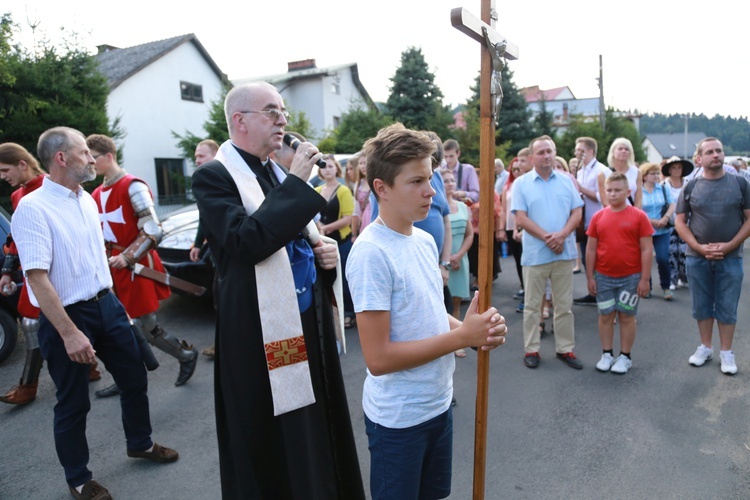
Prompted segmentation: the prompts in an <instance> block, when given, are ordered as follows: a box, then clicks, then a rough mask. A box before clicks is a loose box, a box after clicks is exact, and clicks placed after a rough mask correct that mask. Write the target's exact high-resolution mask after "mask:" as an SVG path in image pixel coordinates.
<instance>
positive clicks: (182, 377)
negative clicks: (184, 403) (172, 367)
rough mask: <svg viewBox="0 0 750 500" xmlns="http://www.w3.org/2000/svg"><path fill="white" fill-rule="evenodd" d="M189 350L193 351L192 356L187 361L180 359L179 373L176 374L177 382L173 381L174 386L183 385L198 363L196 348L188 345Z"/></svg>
mask: <svg viewBox="0 0 750 500" xmlns="http://www.w3.org/2000/svg"><path fill="white" fill-rule="evenodd" d="M189 350H191V351H192V352H193V357H192V359H190V360H189V361H180V373H179V375H177V382H175V383H174V385H175V387H180V386H181V385H185V382H187V381H188V380H190V377H192V376H193V373H194V372H195V365H197V364H198V349H196V348H195V347H193V346H190V347H189Z"/></svg>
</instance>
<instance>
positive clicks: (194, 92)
mask: <svg viewBox="0 0 750 500" xmlns="http://www.w3.org/2000/svg"><path fill="white" fill-rule="evenodd" d="M180 92H181V93H182V100H183V101H195V102H203V87H202V86H201V85H198V84H196V83H188V82H180Z"/></svg>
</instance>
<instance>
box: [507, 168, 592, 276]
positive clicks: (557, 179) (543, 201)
mask: <svg viewBox="0 0 750 500" xmlns="http://www.w3.org/2000/svg"><path fill="white" fill-rule="evenodd" d="M581 206H583V200H581V196H580V195H579V194H578V192H577V191H576V188H575V186H574V185H573V181H572V180H570V177H568V176H567V175H564V174H562V173H558V172H555V171H554V170H553V171H552V172H551V173H550V176H549V179H547V180H546V181H545V180H544V179H543V178H542V177H540V176H539V174H538V173H537V172H536V170H531V171H530V172H529V173H527V174H525V175H522V176H521V177H519V178H518V179H516V180H515V182H513V197H512V199H511V207H510V208H511V210H512V211H513V213H514V214H515V213H516V212H517V211H519V210H520V211H522V212H526V214H527V215H528V217H529V218H530V219H531V220H532V221H534V222H535V223H536V224H537V225H538V226H539V227H541V228H542V229H544V230H545V231H548V232H556V231H560V230H562V228H564V227H565V224H566V223H567V222H568V219H569V218H570V212H571V211H572V210H573V209H575V208H578V207H581ZM516 223H518V220H517V219H516ZM576 255H577V253H576V235H575V231H573V232H572V233H570V235H569V236H568V237H567V238H566V239H565V244H564V246H563V252H562V253H559V254H556V253H555V252H553V251H552V250H551V249H550V248H549V247H548V246H547V244H546V243H545V242H544V241H543V240H540V239H539V238H536V237H534V236H532V235H531V234H529V233H528V232H527V231H524V232H523V253H522V254H521V265H522V266H538V265H541V264H549V263H550V262H554V261H557V260H572V259H575V258H576Z"/></svg>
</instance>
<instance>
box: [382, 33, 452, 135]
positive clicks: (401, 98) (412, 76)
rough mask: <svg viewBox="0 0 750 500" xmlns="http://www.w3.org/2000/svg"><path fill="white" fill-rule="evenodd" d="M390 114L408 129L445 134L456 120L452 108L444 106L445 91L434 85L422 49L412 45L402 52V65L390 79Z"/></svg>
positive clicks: (433, 78)
mask: <svg viewBox="0 0 750 500" xmlns="http://www.w3.org/2000/svg"><path fill="white" fill-rule="evenodd" d="M391 82H393V85H392V86H391V94H390V95H389V96H388V100H387V101H386V109H387V113H388V114H389V115H390V116H392V117H393V119H394V120H396V121H399V122H401V123H403V124H404V126H406V127H408V128H413V129H417V130H432V131H434V132H436V133H437V134H438V135H441V137H442V136H443V135H446V134H447V132H448V126H449V125H450V124H451V123H452V122H453V117H452V116H451V113H450V109H449V108H448V107H447V106H444V105H443V93H442V91H441V90H440V88H439V87H438V86H437V85H435V75H434V74H432V73H431V72H430V70H429V68H428V66H427V62H426V61H425V59H424V55H423V54H422V49H418V48H416V47H409V48H408V49H406V50H405V51H404V52H403V53H402V54H401V66H399V68H398V69H396V73H395V74H394V75H393V77H392V78H391Z"/></svg>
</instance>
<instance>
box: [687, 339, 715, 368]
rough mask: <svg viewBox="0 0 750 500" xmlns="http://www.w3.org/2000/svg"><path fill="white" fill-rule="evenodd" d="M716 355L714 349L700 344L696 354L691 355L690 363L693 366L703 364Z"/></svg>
mask: <svg viewBox="0 0 750 500" xmlns="http://www.w3.org/2000/svg"><path fill="white" fill-rule="evenodd" d="M713 357H714V351H713V349H711V348H710V347H706V346H704V345H703V344H701V345H699V346H698V349H696V350H695V354H693V355H692V356H690V359H688V363H690V364H691V365H693V366H703V364H704V363H705V362H706V361H708V360H709V359H711V358H713Z"/></svg>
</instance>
